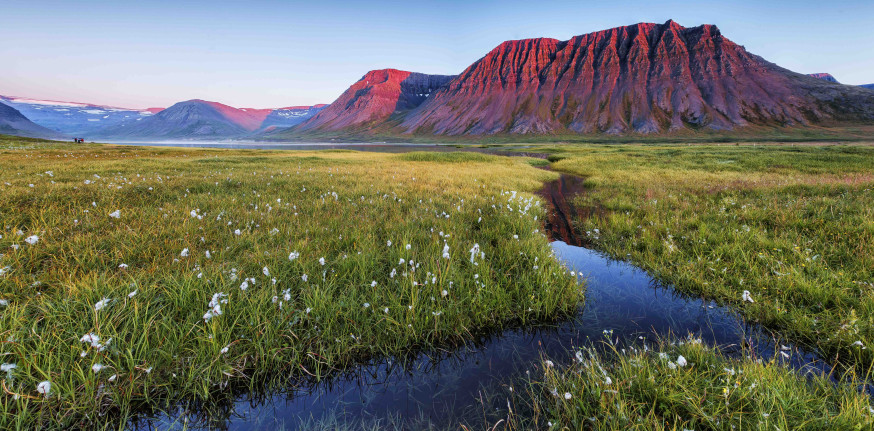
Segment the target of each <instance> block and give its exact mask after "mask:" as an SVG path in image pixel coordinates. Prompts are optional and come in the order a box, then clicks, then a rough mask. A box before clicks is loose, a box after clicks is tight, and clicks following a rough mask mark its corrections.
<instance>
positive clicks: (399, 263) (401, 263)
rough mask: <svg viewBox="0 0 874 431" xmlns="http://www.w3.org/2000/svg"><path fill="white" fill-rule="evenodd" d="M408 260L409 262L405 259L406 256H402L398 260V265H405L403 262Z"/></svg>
mask: <svg viewBox="0 0 874 431" xmlns="http://www.w3.org/2000/svg"><path fill="white" fill-rule="evenodd" d="M406 262H407V261H405V260H404V258H401V259H400V260H399V261H398V265H403V264H404V263H406Z"/></svg>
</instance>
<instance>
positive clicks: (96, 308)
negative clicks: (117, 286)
mask: <svg viewBox="0 0 874 431" xmlns="http://www.w3.org/2000/svg"><path fill="white" fill-rule="evenodd" d="M110 302H112V300H111V299H109V298H103V299H101V300H100V301H97V303H96V304H94V311H100V310H102V309H104V308H106V306H107V305H109V303H110Z"/></svg>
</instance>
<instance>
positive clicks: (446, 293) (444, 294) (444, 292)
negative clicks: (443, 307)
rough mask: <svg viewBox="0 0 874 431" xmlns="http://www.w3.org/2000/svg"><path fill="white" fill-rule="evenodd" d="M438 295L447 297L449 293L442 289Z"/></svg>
mask: <svg viewBox="0 0 874 431" xmlns="http://www.w3.org/2000/svg"><path fill="white" fill-rule="evenodd" d="M440 295H441V296H444V297H445V296H446V295H449V292H448V291H446V289H443V291H442V292H440Z"/></svg>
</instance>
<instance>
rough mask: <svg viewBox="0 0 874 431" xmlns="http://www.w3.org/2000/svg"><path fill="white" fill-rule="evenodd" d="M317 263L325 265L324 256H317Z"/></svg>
mask: <svg viewBox="0 0 874 431" xmlns="http://www.w3.org/2000/svg"><path fill="white" fill-rule="evenodd" d="M319 265H322V266H325V258H324V257H320V258H319Z"/></svg>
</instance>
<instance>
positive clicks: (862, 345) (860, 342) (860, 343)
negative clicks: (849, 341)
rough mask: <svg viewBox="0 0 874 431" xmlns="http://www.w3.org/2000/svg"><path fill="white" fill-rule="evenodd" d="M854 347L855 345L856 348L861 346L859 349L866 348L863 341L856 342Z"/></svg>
mask: <svg viewBox="0 0 874 431" xmlns="http://www.w3.org/2000/svg"><path fill="white" fill-rule="evenodd" d="M853 345H854V346H859V347H864V346H865V345H864V344H862V341H856V342H854V343H853Z"/></svg>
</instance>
